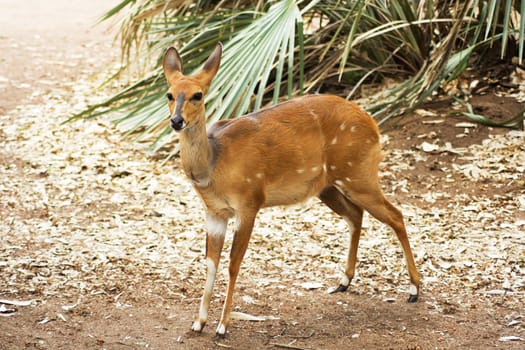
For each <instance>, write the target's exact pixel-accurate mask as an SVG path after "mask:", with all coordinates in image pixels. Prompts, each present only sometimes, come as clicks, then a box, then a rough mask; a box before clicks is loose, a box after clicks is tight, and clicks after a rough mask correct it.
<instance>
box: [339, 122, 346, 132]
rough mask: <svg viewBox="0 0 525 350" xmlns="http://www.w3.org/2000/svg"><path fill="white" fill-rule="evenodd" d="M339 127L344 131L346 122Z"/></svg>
mask: <svg viewBox="0 0 525 350" xmlns="http://www.w3.org/2000/svg"><path fill="white" fill-rule="evenodd" d="M339 128H340V129H341V131H344V130H345V129H346V124H345V123H343V124H341V125H340V126H339Z"/></svg>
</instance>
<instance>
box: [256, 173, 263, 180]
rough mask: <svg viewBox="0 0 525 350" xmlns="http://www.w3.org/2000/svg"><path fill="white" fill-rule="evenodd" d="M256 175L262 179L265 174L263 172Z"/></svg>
mask: <svg viewBox="0 0 525 350" xmlns="http://www.w3.org/2000/svg"><path fill="white" fill-rule="evenodd" d="M255 177H256V178H258V179H262V178H263V174H262V173H257V174H255Z"/></svg>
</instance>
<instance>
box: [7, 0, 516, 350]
mask: <svg viewBox="0 0 525 350" xmlns="http://www.w3.org/2000/svg"><path fill="white" fill-rule="evenodd" d="M112 2H113V3H115V2H116V1H112ZM108 6H109V5H108V1H101V0H93V1H85V2H71V1H65V0H59V1H58V0H57V1H49V2H43V1H36V0H34V1H11V0H10V1H7V0H0V96H1V98H0V299H8V300H10V301H18V302H20V303H19V305H13V304H12V303H0V349H8V350H14V349H77V350H78V349H213V348H216V349H224V348H232V349H248V348H251V349H278V348H283V347H284V348H285V347H286V346H287V347H288V348H294V347H295V348H298V349H341V348H352V349H354V348H355V349H396V350H397V349H500V348H501V349H522V348H523V346H524V344H525V341H524V340H523V339H525V312H524V309H525V302H524V298H525V295H524V293H525V240H524V237H523V231H524V230H525V189H524V186H525V184H524V182H523V176H524V173H525V168H524V167H525V165H524V164H525V159H524V154H525V148H524V143H523V140H524V134H523V132H517V131H513V132H508V131H506V130H504V131H501V130H492V129H490V130H489V129H486V128H481V127H473V128H471V127H468V128H463V127H462V128H456V126H455V125H454V124H455V122H452V123H449V122H448V121H447V122H446V123H442V124H439V125H443V127H442V128H441V129H439V130H437V129H436V130H437V131H438V133H437V134H436V133H435V132H434V131H435V130H434V129H432V128H435V125H436V123H435V121H436V119H440V118H442V114H440V113H441V112H440V111H436V113H437V114H434V115H433V116H429V117H427V118H428V119H427V120H428V121H431V123H426V124H422V125H419V126H418V128H413V127H411V126H409V127H407V128H405V129H403V130H398V131H394V132H391V133H389V139H390V142H388V138H385V139H384V141H385V144H387V152H386V157H385V162H384V166H383V173H382V174H383V178H384V187H385V190H386V192H387V194H388V196H390V197H392V198H394V200H395V202H397V203H398V204H399V205H400V207H401V208H402V210H403V211H404V213H405V217H406V220H407V227H408V230H409V232H410V233H409V234H410V240H411V243H412V245H413V247H414V253H415V256H416V260H417V264H418V266H419V268H420V271H421V273H422V275H423V276H424V287H423V290H422V296H421V300H420V301H419V302H418V303H415V304H407V303H406V302H405V299H406V297H407V289H408V281H407V276H406V272H405V266H404V261H403V256H402V251H401V249H400V247H399V244H398V242H397V241H396V240H395V238H393V237H392V235H391V233H390V231H389V230H388V229H387V228H386V227H384V226H383V225H381V224H379V223H378V222H376V221H375V220H372V219H368V218H367V219H366V220H365V225H364V235H363V239H362V243H361V250H360V252H359V258H360V263H359V267H358V276H357V277H356V278H355V281H354V283H353V286H352V288H351V291H349V292H347V293H344V294H337V295H328V294H327V293H326V291H327V289H328V288H329V287H331V286H333V285H334V284H336V283H337V281H338V278H339V273H340V271H341V269H342V267H343V265H344V257H345V255H346V246H347V244H348V237H347V234H346V227H345V224H344V222H341V220H339V219H338V218H336V217H335V216H334V215H333V214H332V213H330V212H329V211H328V210H327V209H326V208H324V207H323V206H321V205H320V204H319V203H318V201H311V202H309V203H308V205H299V206H294V207H291V208H288V209H282V208H276V209H271V210H265V211H264V212H262V213H261V215H260V217H259V219H258V221H257V225H256V229H255V231H254V236H253V239H252V242H251V246H250V247H249V251H248V254H247V257H246V259H245V262H244V264H243V270H242V273H241V275H240V280H239V282H238V289H237V293H236V296H235V305H236V311H241V312H245V313H248V314H252V315H257V316H268V319H267V320H266V321H261V322H248V321H234V322H233V324H232V326H231V328H230V331H231V333H229V334H228V336H227V337H226V339H216V338H214V335H213V332H214V328H215V326H216V320H217V319H218V317H219V312H220V305H221V302H222V300H223V298H224V291H225V284H226V276H227V268H226V266H227V254H226V253H224V254H223V260H224V263H223V264H222V265H221V270H220V271H219V278H218V281H217V285H216V289H215V291H216V293H215V296H214V298H213V303H212V309H211V315H210V326H209V327H207V328H206V329H205V330H204V332H203V334H201V335H195V334H191V333H190V332H189V327H190V324H191V320H192V318H193V316H194V314H195V312H196V310H197V307H198V299H199V297H200V293H201V287H202V285H203V283H204V281H203V279H204V265H205V264H204V259H203V256H204V231H203V221H204V220H203V218H202V210H201V208H200V203H199V202H198V200H197V199H196V196H195V194H194V193H193V191H192V189H191V186H190V185H189V184H188V182H187V181H186V180H185V179H184V178H183V177H182V176H181V173H180V171H179V169H178V168H177V164H178V160H174V161H172V162H168V163H167V164H162V163H161V162H160V161H159V159H155V157H149V156H148V155H147V153H146V152H145V151H144V149H143V146H142V145H135V144H130V143H128V142H124V141H122V140H121V138H120V136H119V135H118V133H117V132H116V131H115V130H114V128H112V126H111V125H110V124H109V123H107V122H105V121H102V120H100V121H91V122H75V123H71V124H66V125H62V124H61V122H62V121H64V120H65V119H66V118H67V116H69V115H70V113H71V111H72V110H78V109H79V108H82V106H85V104H86V103H88V102H89V101H91V100H92V99H97V98H100V96H102V95H103V94H105V93H108V92H107V91H97V90H95V89H94V86H96V81H97V79H98V78H97V76H96V75H94V73H96V72H97V71H98V70H99V69H100V68H102V67H103V66H104V65H105V64H106V63H107V62H110V61H111V60H116V59H117V54H118V49H116V48H114V47H112V46H111V41H112V37H111V35H108V34H107V33H104V32H103V31H102V30H101V29H100V28H95V29H93V28H92V23H93V22H94V20H95V19H96V18H97V17H98V16H99V15H100V14H101V13H102V12H103V11H104V10H105V9H107V8H108ZM445 126H446V127H447V128H448V129H446V130H447V133H445V132H444V131H445ZM425 128H427V129H425ZM407 130H408V131H407ZM415 130H417V131H415ZM432 132H434V133H432ZM461 135H463V136H461ZM457 136H460V137H457ZM466 139H468V140H469V142H468V143H467V144H465V142H464V141H463V144H461V145H460V144H458V140H466ZM484 139H486V140H485V141H483V140H484ZM425 142H426V143H427V144H426V145H425V144H424V143H425ZM481 143H483V145H480V144H481ZM389 144H390V145H391V146H392V147H389V146H388V145H389ZM428 144H432V145H433V146H432V145H431V146H429V145H428ZM471 144H472V145H471ZM394 146H395V147H394ZM436 147H437V148H436ZM229 239H231V237H229ZM229 244H230V243H229V241H228V243H227V247H226V249H228V247H229ZM519 339H522V340H519Z"/></svg>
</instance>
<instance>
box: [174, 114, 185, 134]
mask: <svg viewBox="0 0 525 350" xmlns="http://www.w3.org/2000/svg"><path fill="white" fill-rule="evenodd" d="M171 127H172V128H173V130H175V131H180V130H182V128H184V119H182V117H181V116H180V115H174V116H173V118H171Z"/></svg>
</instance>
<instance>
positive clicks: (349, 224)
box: [343, 203, 355, 234]
mask: <svg viewBox="0 0 525 350" xmlns="http://www.w3.org/2000/svg"><path fill="white" fill-rule="evenodd" d="M345 207H346V203H345ZM343 219H345V221H346V223H347V224H348V227H349V228H350V233H351V234H354V231H355V226H354V223H353V222H352V221H351V220H350V219H349V218H348V217H346V216H343Z"/></svg>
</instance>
